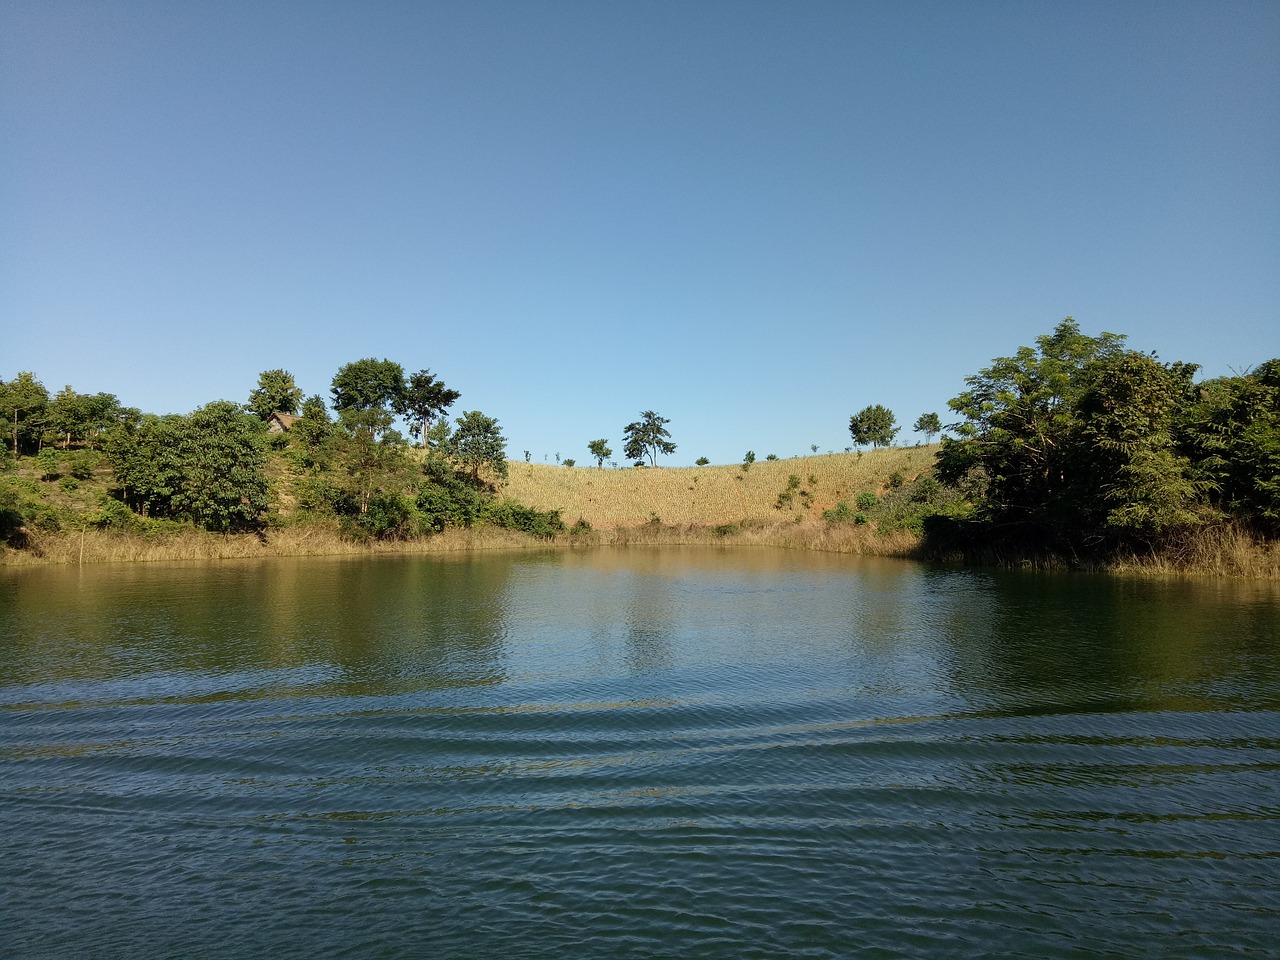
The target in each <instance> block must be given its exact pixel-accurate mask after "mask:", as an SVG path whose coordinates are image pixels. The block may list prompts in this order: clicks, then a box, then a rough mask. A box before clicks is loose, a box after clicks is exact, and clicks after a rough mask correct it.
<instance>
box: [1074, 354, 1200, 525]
mask: <svg viewBox="0 0 1280 960" xmlns="http://www.w3.org/2000/svg"><path fill="white" fill-rule="evenodd" d="M1195 372H1196V367H1195V366H1194V365H1193V364H1184V363H1174V364H1162V363H1160V362H1159V361H1158V360H1156V359H1154V358H1153V357H1150V356H1148V355H1147V354H1144V353H1138V352H1136V351H1132V350H1127V351H1124V352H1122V353H1117V354H1108V355H1106V356H1103V357H1100V358H1098V359H1097V360H1094V361H1093V362H1091V363H1090V364H1089V365H1088V366H1087V367H1086V368H1085V369H1084V370H1083V371H1082V376H1083V377H1084V379H1085V381H1086V383H1087V386H1086V388H1085V390H1084V392H1083V394H1081V396H1080V400H1079V403H1078V405H1077V411H1078V417H1079V428H1078V430H1077V431H1076V432H1075V435H1074V436H1073V437H1072V439H1071V444H1072V446H1073V447H1075V448H1076V456H1075V459H1076V462H1077V463H1078V465H1079V467H1078V470H1079V473H1078V482H1077V484H1076V488H1075V489H1073V490H1070V491H1064V495H1065V496H1066V497H1067V499H1068V502H1074V503H1075V504H1076V505H1077V509H1078V515H1079V517H1080V518H1081V520H1082V521H1085V520H1086V518H1088V520H1091V521H1092V524H1093V525H1094V526H1095V527H1106V528H1110V529H1112V530H1114V531H1115V532H1117V533H1119V534H1121V535H1122V536H1124V537H1139V538H1142V539H1146V540H1148V541H1150V540H1151V538H1153V537H1155V536H1158V535H1160V534H1163V533H1165V532H1166V531H1170V530H1174V529H1177V528H1179V527H1186V526H1191V525H1194V524H1197V523H1199V522H1200V520H1201V517H1200V515H1199V514H1198V512H1197V510H1196V504H1197V499H1198V494H1199V491H1200V485H1198V484H1197V483H1196V482H1195V481H1194V480H1193V479H1192V477H1191V472H1190V466H1191V464H1190V460H1189V459H1188V458H1187V457H1186V456H1183V455H1182V454H1180V453H1179V452H1178V451H1177V450H1176V449H1175V441H1174V436H1173V425H1174V419H1175V416H1176V414H1177V411H1178V410H1179V408H1180V407H1182V406H1183V405H1184V404H1185V403H1186V402H1187V401H1188V400H1189V399H1190V397H1191V396H1192V392H1193V389H1194V388H1193V386H1192V382H1191V379H1192V377H1193V376H1194V374H1195Z"/></svg>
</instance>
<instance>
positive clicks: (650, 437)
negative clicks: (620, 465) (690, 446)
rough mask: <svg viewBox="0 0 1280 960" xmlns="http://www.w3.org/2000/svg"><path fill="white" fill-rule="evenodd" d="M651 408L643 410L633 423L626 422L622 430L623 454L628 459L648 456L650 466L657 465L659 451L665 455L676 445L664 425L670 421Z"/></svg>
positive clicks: (670, 452)
mask: <svg viewBox="0 0 1280 960" xmlns="http://www.w3.org/2000/svg"><path fill="white" fill-rule="evenodd" d="M670 422H671V421H670V420H667V419H666V418H665V417H660V416H658V415H657V414H656V413H654V412H653V411H652V410H645V411H644V412H642V413H641V414H640V419H639V420H637V421H636V422H635V423H629V424H627V427H626V429H625V430H624V431H623V442H624V447H623V451H622V452H623V455H624V456H625V457H626V458H627V459H628V460H643V459H644V458H645V457H648V458H649V463H650V464H651V465H652V466H657V456H658V454H659V453H661V454H664V455H666V456H670V455H671V454H673V453H675V452H676V445H675V444H674V443H672V442H671V434H670V433H669V432H668V431H667V428H666V425H667V424H668V423H670Z"/></svg>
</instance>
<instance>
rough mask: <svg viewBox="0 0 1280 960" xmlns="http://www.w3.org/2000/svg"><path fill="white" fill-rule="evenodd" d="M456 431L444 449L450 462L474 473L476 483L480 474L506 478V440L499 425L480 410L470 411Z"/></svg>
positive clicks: (458, 420) (466, 413)
mask: <svg viewBox="0 0 1280 960" xmlns="http://www.w3.org/2000/svg"><path fill="white" fill-rule="evenodd" d="M455 422H456V423H457V429H455V430H454V431H453V434H452V435H451V436H450V437H449V439H448V441H447V442H446V444H445V446H444V453H445V454H446V456H448V457H449V458H450V459H452V460H454V461H456V462H457V463H459V464H461V465H462V466H463V467H464V468H466V469H467V470H469V471H471V476H472V479H473V480H474V481H476V482H477V483H478V482H479V481H480V472H481V470H483V469H486V468H487V469H489V470H490V471H492V472H493V473H494V474H496V475H497V476H499V477H502V478H504V479H505V478H506V476H507V438H506V437H504V436H503V435H502V430H501V429H500V427H499V426H498V421H497V420H495V419H494V418H493V417H486V416H485V415H484V414H483V413H481V412H480V411H478V410H468V411H466V412H464V413H463V414H462V416H460V417H458V418H457V420H456V421H455Z"/></svg>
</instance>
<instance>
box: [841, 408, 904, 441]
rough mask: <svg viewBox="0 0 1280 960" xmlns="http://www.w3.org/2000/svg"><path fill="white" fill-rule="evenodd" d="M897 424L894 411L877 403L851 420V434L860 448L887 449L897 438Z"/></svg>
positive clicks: (862, 410) (856, 414)
mask: <svg viewBox="0 0 1280 960" xmlns="http://www.w3.org/2000/svg"><path fill="white" fill-rule="evenodd" d="M896 422H897V421H896V418H895V417H894V415H893V411H892V410H890V409H889V408H888V407H885V406H881V405H880V404H878V403H875V404H872V405H871V406H869V407H863V408H862V409H861V410H859V411H858V412H857V413H855V414H854V415H853V416H852V417H850V418H849V434H850V436H852V437H853V442H854V443H855V444H857V445H858V446H863V445H865V444H868V443H869V444H871V446H873V447H887V446H888V445H889V444H891V443H893V438H894V437H895V436H897V433H898V427H897V426H895V423H896Z"/></svg>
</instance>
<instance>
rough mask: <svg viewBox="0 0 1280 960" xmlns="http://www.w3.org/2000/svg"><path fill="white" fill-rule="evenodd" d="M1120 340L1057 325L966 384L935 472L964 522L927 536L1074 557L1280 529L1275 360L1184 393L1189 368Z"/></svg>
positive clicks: (1071, 324)
mask: <svg viewBox="0 0 1280 960" xmlns="http://www.w3.org/2000/svg"><path fill="white" fill-rule="evenodd" d="M1124 343H1125V338H1124V337H1123V336H1120V335H1117V334H1111V333H1103V334H1100V335H1099V336H1097V337H1090V336H1087V335H1085V334H1083V333H1081V332H1080V328H1079V326H1078V325H1077V324H1076V323H1075V321H1073V320H1072V319H1070V318H1067V319H1066V320H1064V321H1063V322H1062V323H1060V324H1059V325H1058V327H1057V328H1056V329H1055V330H1054V331H1053V333H1051V334H1047V335H1045V336H1041V337H1039V338H1037V341H1036V346H1035V347H1034V348H1033V347H1022V348H1020V349H1019V350H1018V351H1017V353H1016V354H1014V355H1013V356H1012V357H999V358H997V359H996V360H994V361H993V362H992V365H991V366H990V367H987V368H986V369H984V370H982V371H980V372H979V373H977V374H975V375H974V376H971V377H968V378H966V381H965V383H966V385H967V387H968V389H966V390H965V391H964V392H963V393H961V394H960V395H959V396H958V397H956V398H955V399H954V400H952V401H951V403H950V406H951V408H952V409H953V410H954V411H956V412H957V413H958V414H960V416H961V417H962V419H961V421H960V422H958V423H956V424H954V425H952V427H951V429H952V430H953V432H954V433H955V436H954V437H952V438H944V440H943V442H942V449H941V451H940V452H939V455H938V470H937V472H938V477H939V479H940V480H941V481H943V482H944V483H946V484H950V485H954V486H957V487H959V488H961V489H963V490H965V491H966V492H967V494H968V496H969V498H970V500H971V502H972V503H973V505H974V506H975V508H976V512H975V516H974V519H973V520H972V521H970V522H969V523H968V524H967V525H965V526H964V527H963V528H959V527H956V526H954V525H952V526H947V525H939V526H937V527H935V528H934V532H935V534H936V535H939V536H944V537H945V536H953V537H954V536H960V537H962V538H963V539H964V540H965V541H966V542H967V544H968V545H971V546H977V547H978V548H983V547H990V546H995V547H997V548H1003V547H1009V548H1013V549H1016V550H1022V551H1023V552H1025V551H1027V550H1043V551H1045V552H1049V553H1056V554H1060V555H1066V556H1081V555H1097V554H1106V553H1108V552H1113V551H1116V550H1133V549H1143V550H1154V549H1160V548H1162V547H1167V546H1169V545H1170V544H1172V543H1175V542H1177V541H1178V539H1179V538H1181V537H1185V536H1186V535H1187V534H1188V533H1189V532H1190V531H1192V530H1194V529H1195V528H1197V527H1201V526H1203V525H1205V524H1211V523H1216V522H1220V521H1223V520H1231V521H1234V522H1237V523H1241V524H1244V525H1246V526H1247V527H1249V528H1250V529H1252V530H1255V531H1256V532H1258V533H1259V534H1262V535H1266V536H1274V535H1275V534H1276V533H1277V532H1278V531H1280V480H1277V478H1278V477H1280V361H1276V360H1272V361H1269V362H1267V363H1264V364H1262V365H1261V366H1260V367H1258V368H1257V369H1256V370H1255V371H1253V372H1251V373H1246V374H1242V375H1239V376H1232V377H1224V378H1219V379H1217V380H1210V381H1207V382H1204V383H1200V384H1196V383H1195V382H1194V376H1195V373H1196V371H1197V369H1198V368H1197V367H1196V366H1195V365H1194V364H1188V363H1176V362H1175V363H1163V362H1161V361H1160V360H1158V359H1157V358H1156V357H1155V356H1154V355H1148V354H1144V353H1139V352H1137V351H1134V350H1130V349H1126V347H1125V345H1124Z"/></svg>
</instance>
